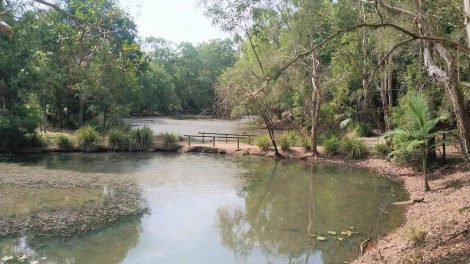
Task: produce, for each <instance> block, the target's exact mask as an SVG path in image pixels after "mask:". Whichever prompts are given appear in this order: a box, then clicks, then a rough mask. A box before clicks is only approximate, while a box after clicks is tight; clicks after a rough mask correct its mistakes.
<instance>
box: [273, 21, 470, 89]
mask: <svg viewBox="0 0 470 264" xmlns="http://www.w3.org/2000/svg"><path fill="white" fill-rule="evenodd" d="M365 27H368V28H372V29H378V28H385V27H391V28H393V29H396V30H397V31H400V32H402V33H403V34H405V35H408V36H410V37H411V38H412V39H413V40H427V41H430V42H435V43H441V44H448V45H450V46H453V47H454V48H455V49H457V50H461V51H464V52H470V49H469V48H468V47H467V45H464V44H462V43H459V42H455V41H452V40H449V39H444V38H438V37H426V36H422V35H418V34H416V33H413V32H411V31H410V30H408V29H406V28H403V27H401V26H398V25H395V24H392V23H380V24H368V23H361V24H358V25H354V26H351V27H348V28H344V29H341V30H338V31H337V32H336V33H334V34H333V35H330V36H329V37H327V38H326V39H324V40H322V41H321V42H320V43H318V44H317V45H315V46H313V47H311V48H310V49H308V50H307V51H305V52H303V53H300V54H298V55H297V56H296V57H295V58H293V59H292V60H291V61H289V62H288V63H286V64H285V65H283V66H281V67H280V68H279V69H278V70H277V71H276V72H275V73H274V74H273V75H271V76H270V77H268V78H267V79H266V81H271V80H275V79H277V78H278V77H279V75H281V74H282V72H284V71H285V70H286V69H287V68H289V67H290V66H292V65H293V64H294V63H296V62H297V61H299V60H301V59H303V58H305V57H307V56H309V55H310V54H311V53H312V51H314V50H317V49H319V48H321V47H323V46H324V45H325V44H326V43H328V42H330V41H331V40H333V39H335V38H336V37H339V36H342V35H343V34H345V33H348V32H351V31H354V30H356V29H359V28H365Z"/></svg>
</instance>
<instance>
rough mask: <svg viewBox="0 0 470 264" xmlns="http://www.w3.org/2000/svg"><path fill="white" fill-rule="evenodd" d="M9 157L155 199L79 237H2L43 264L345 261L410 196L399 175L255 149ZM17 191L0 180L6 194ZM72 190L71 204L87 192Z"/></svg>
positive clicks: (390, 223)
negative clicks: (99, 178) (97, 178)
mask: <svg viewBox="0 0 470 264" xmlns="http://www.w3.org/2000/svg"><path fill="white" fill-rule="evenodd" d="M10 164H14V165H15V166H18V167H15V171H14V173H15V174H21V170H24V172H25V173H29V172H30V171H36V172H43V171H54V175H55V174H60V175H63V177H77V176H76V175H77V172H78V173H79V175H81V177H92V176H93V175H95V174H100V175H107V176H108V177H128V178H130V179H132V181H135V182H136V183H137V184H139V185H140V186H141V190H142V192H143V197H144V198H145V200H146V202H147V205H148V207H149V208H150V212H149V213H148V214H145V215H144V216H142V217H135V218H131V219H126V220H125V221H121V222H120V223H118V224H116V225H113V226H109V227H107V228H103V229H101V230H99V231H96V232H91V233H86V234H83V235H80V236H76V237H72V238H67V239H44V238H41V237H35V236H32V235H30V234H24V235H23V236H20V237H13V238H3V239H0V257H1V256H6V255H11V256H21V255H23V254H26V255H28V256H31V257H30V258H29V259H28V260H29V261H30V260H33V259H34V260H38V261H39V263H100V264H106V263H132V264H135V263H315V264H320V263H343V262H344V261H349V260H352V259H354V258H355V257H357V256H358V254H359V252H358V251H359V245H360V243H361V241H363V240H364V239H365V238H367V237H368V236H369V233H370V231H371V230H372V232H373V233H374V234H379V233H383V232H386V231H388V230H390V229H393V228H395V227H397V226H399V225H400V224H401V222H402V212H401V210H400V209H398V208H396V207H392V205H391V203H392V202H395V201H400V200H404V199H405V198H406V197H405V193H404V191H403V190H402V188H401V186H400V185H399V184H398V183H395V182H392V181H390V180H388V179H386V178H383V177H378V176H376V175H373V173H371V172H370V171H368V170H362V169H357V168H350V167H343V166H333V165H320V164H319V165H308V164H304V163H301V162H293V161H275V160H271V159H264V158H255V157H243V158H242V157H228V156H216V155H208V154H183V155H177V154H154V153H142V154H134V153H133V154H125V153H120V154H116V153H105V154H79V153H76V154H54V155H27V156H12V157H9V158H6V159H4V160H3V161H2V162H1V163H0V168H1V167H2V165H3V166H4V169H5V168H7V169H8V168H9V167H8V166H6V165H10ZM8 191H9V190H8V188H6V189H5V188H0V197H2V199H4V197H5V195H8V194H9V192H8ZM45 191H47V190H43V191H42V192H41V195H43V196H44V192H45ZM13 192H14V190H13ZM10 193H11V190H10ZM51 195H52V193H51ZM54 195H55V196H57V195H63V196H64V197H65V196H67V194H66V193H60V192H59V193H57V192H54ZM86 195H90V194H86ZM92 196H93V195H92ZM67 198H68V196H67ZM72 198H73V199H71V200H70V201H69V203H74V202H77V203H83V202H84V201H83V199H85V198H83V199H80V197H77V195H76V194H75V195H73V196H72ZM24 199H34V198H33V197H32V196H23V200H24ZM55 203H56V201H55V200H52V202H50V203H48V202H47V201H44V202H42V203H39V205H37V204H36V206H51V207H53V206H56V205H55ZM16 206H17V207H19V208H16V209H17V210H18V211H19V212H27V211H28V210H29V208H22V207H27V206H31V205H30V203H28V202H25V201H22V202H21V203H17V204H16ZM68 206H73V205H72V204H69V205H68ZM6 208H9V210H14V209H15V208H11V206H10V207H8V206H7V207H6ZM1 213H4V212H0V214H1ZM328 231H334V232H336V234H335V235H333V234H329V233H328ZM341 232H343V234H342V233H341ZM309 234H310V235H312V234H313V235H316V236H321V237H324V238H326V240H325V241H319V240H317V239H314V238H312V237H311V236H310V235H309ZM340 238H343V240H342V241H340ZM8 263H10V262H8ZM11 263H15V262H11Z"/></svg>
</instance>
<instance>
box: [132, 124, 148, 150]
mask: <svg viewBox="0 0 470 264" xmlns="http://www.w3.org/2000/svg"><path fill="white" fill-rule="evenodd" d="M129 146H130V149H131V151H146V150H149V149H150V148H151V147H152V146H153V132H152V130H151V129H150V128H148V127H143V128H137V129H134V130H131V132H130V135H129Z"/></svg>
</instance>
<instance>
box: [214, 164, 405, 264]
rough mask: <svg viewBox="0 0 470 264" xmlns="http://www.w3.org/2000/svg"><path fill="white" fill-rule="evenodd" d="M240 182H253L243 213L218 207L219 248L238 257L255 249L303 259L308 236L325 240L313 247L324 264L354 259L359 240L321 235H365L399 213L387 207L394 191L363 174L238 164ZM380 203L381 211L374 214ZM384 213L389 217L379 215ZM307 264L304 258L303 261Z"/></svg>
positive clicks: (392, 220)
mask: <svg viewBox="0 0 470 264" xmlns="http://www.w3.org/2000/svg"><path fill="white" fill-rule="evenodd" d="M241 165H243V166H244V167H245V169H246V170H247V172H246V175H245V176H246V178H247V179H254V180H251V181H249V184H248V185H247V186H246V187H245V188H244V190H243V191H242V193H241V196H242V197H243V198H244V199H245V206H244V208H221V209H220V210H219V213H218V220H219V221H218V230H219V232H220V235H221V238H222V242H223V244H224V245H225V246H226V247H228V248H230V249H231V250H232V251H233V252H234V253H235V254H236V255H237V256H238V257H247V256H248V255H249V254H250V253H251V251H252V249H253V248H255V247H259V248H260V249H262V250H263V251H264V253H265V254H267V255H270V256H273V257H276V256H280V255H282V256H284V257H288V258H292V259H297V261H300V259H303V261H302V262H306V258H308V257H309V255H310V254H313V251H311V249H310V245H311V240H310V238H309V235H308V233H309V231H308V229H309V228H310V232H311V233H316V232H318V231H320V232H323V236H326V237H328V238H329V239H328V241H327V242H324V243H317V246H316V248H315V249H316V250H321V252H322V257H323V261H324V262H325V263H342V262H343V261H345V260H347V259H349V258H351V257H354V256H356V252H357V249H358V243H360V240H361V237H360V236H357V237H353V238H351V239H348V240H347V241H343V242H339V241H334V239H332V237H330V236H329V235H326V234H325V233H326V231H328V230H334V231H337V232H339V231H341V230H346V229H347V228H348V227H350V226H354V227H355V230H357V231H358V232H360V233H361V234H364V235H365V236H367V233H368V232H369V229H370V226H371V225H372V226H374V230H379V231H380V230H383V229H384V228H389V227H390V226H396V225H397V224H398V222H397V221H395V220H397V219H399V217H398V216H399V212H398V211H394V210H392V209H391V208H388V205H389V204H390V201H389V200H390V199H399V197H398V198H393V197H392V196H393V195H402V194H401V191H400V189H399V186H398V185H396V184H391V183H390V182H388V181H387V180H385V179H383V178H380V177H372V176H370V175H369V177H368V175H364V174H368V172H367V171H364V170H354V169H349V168H342V167H332V166H315V167H309V166H306V165H303V164H299V163H284V162H282V163H281V162H270V161H266V160H254V159H251V160H243V161H242V162H241ZM363 176H365V177H363ZM384 204H385V205H386V207H387V210H379V208H383V207H384ZM386 211H389V213H390V214H391V215H385V214H384V212H386ZM307 261H308V259H307Z"/></svg>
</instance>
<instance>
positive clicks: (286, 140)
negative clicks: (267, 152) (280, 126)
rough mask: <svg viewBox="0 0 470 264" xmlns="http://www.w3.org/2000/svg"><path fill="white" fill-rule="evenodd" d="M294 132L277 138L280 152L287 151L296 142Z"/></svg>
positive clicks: (285, 133)
mask: <svg viewBox="0 0 470 264" xmlns="http://www.w3.org/2000/svg"><path fill="white" fill-rule="evenodd" d="M297 138H298V136H297V133H296V132H295V131H288V132H284V133H282V134H281V135H280V136H279V145H280V147H281V150H282V151H288V150H289V149H290V148H291V147H292V146H293V145H294V144H295V143H296V142H297Z"/></svg>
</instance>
